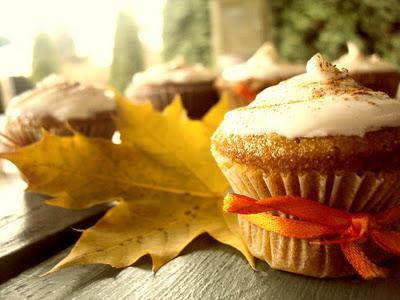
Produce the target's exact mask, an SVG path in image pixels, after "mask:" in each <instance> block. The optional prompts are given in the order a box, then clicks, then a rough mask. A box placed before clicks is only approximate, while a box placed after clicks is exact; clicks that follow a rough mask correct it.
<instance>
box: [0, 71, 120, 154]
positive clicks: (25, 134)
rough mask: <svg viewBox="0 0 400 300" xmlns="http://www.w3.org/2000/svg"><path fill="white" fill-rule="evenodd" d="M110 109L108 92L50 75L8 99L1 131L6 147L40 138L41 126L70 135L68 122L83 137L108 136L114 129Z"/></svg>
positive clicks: (111, 107)
mask: <svg viewBox="0 0 400 300" xmlns="http://www.w3.org/2000/svg"><path fill="white" fill-rule="evenodd" d="M114 112H115V101H114V100H113V94H112V92H111V91H107V90H105V89H103V88H100V87H96V86H91V85H84V84H82V83H80V82H70V81H66V80H64V79H63V78H61V77H59V76H56V75H51V76H49V77H47V78H45V79H44V80H43V81H41V82H39V83H38V84H37V85H36V87H35V89H33V90H30V91H27V92H25V93H22V94H21V95H19V96H17V97H15V98H14V99H12V100H11V102H10V104H9V106H8V108H7V110H6V119H7V121H6V125H5V129H4V134H5V135H6V136H7V137H8V138H9V142H11V144H12V145H10V146H13V147H19V146H25V145H29V144H31V143H33V142H36V141H38V140H39V139H40V137H41V128H44V129H46V130H48V131H49V132H51V133H54V134H57V135H71V134H72V132H71V131H70V129H69V128H68V127H67V123H68V124H69V125H70V126H71V127H72V128H73V129H75V130H77V131H79V132H81V133H83V134H85V135H87V136H91V137H103V138H111V137H112V135H113V133H114V131H115V125H114V122H113V120H112V115H113V113H114Z"/></svg>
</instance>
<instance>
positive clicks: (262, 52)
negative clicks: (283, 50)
mask: <svg viewBox="0 0 400 300" xmlns="http://www.w3.org/2000/svg"><path fill="white" fill-rule="evenodd" d="M302 72H304V66H303V65H301V64H293V63H290V62H288V61H285V60H282V59H281V58H279V57H278V54H277V53H276V49H275V47H274V46H273V44H272V43H270V42H267V43H265V44H264V45H262V47H261V48H260V49H258V50H257V51H256V53H254V55H253V56H252V57H250V58H249V59H248V60H247V61H246V62H245V63H242V64H238V65H234V66H231V67H229V68H227V69H225V70H224V71H223V72H222V75H221V76H222V78H223V79H225V80H227V81H232V82H237V81H244V80H247V79H250V78H255V79H260V80H268V79H275V78H285V77H286V78H289V77H291V76H293V75H296V74H300V73H302Z"/></svg>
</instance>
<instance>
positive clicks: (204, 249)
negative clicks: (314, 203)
mask: <svg viewBox="0 0 400 300" xmlns="http://www.w3.org/2000/svg"><path fill="white" fill-rule="evenodd" d="M66 254H67V251H64V252H62V253H60V254H58V255H56V256H54V257H52V258H51V259H49V260H47V261H45V262H43V263H42V264H40V265H38V266H36V267H34V268H32V269H30V270H27V271H25V272H24V273H22V274H21V275H19V276H18V277H16V278H13V279H11V280H9V281H8V282H6V283H4V284H3V285H0V298H1V299H27V298H29V299H72V298H75V299H180V300H186V299H285V300H289V299H307V300H309V299H321V300H323V299H352V300H353V299H362V300H367V299H399V295H400V284H399V280H400V274H399V272H395V274H394V276H392V277H391V278H389V279H386V280H373V281H362V280H361V279H359V278H357V277H350V278H347V279H335V280H326V279H325V280H322V279H314V278H308V277H304V276H298V275H294V274H290V273H286V272H281V271H277V270H272V269H270V268H269V267H268V266H266V265H265V264H264V263H261V262H259V264H258V271H253V270H252V269H251V268H250V267H249V265H248V264H247V262H246V261H245V260H244V259H243V257H242V256H241V255H240V254H239V253H238V252H236V251H235V250H233V249H232V248H230V247H228V246H224V245H221V244H218V243H216V242H214V241H213V240H211V239H210V238H209V237H208V236H202V237H200V238H198V239H196V240H195V241H194V242H193V243H192V244H191V245H190V246H189V248H188V249H187V250H186V251H185V252H184V253H183V255H182V256H180V257H178V258H176V259H174V260H173V261H171V262H170V263H169V264H167V265H165V266H164V267H162V268H161V269H160V270H159V271H158V272H157V273H156V274H153V273H152V271H151V262H150V260H149V259H148V258H146V259H142V260H141V261H140V262H138V263H137V264H136V265H135V266H133V267H129V268H125V269H121V270H118V269H113V268H111V267H109V266H104V265H91V266H80V267H73V268H69V269H65V270H61V271H59V272H57V273H54V274H50V275H47V276H44V277H39V275H40V274H43V273H44V272H46V271H48V270H49V269H50V268H51V267H52V266H54V265H55V264H56V263H57V262H58V261H59V260H60V259H62V258H63V257H64V256H65V255H66ZM396 264H398V263H397V262H396Z"/></svg>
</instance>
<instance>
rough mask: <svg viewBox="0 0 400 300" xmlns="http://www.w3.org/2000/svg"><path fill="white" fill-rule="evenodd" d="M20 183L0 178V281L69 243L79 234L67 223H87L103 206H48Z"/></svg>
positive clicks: (19, 181) (94, 217)
mask: <svg viewBox="0 0 400 300" xmlns="http://www.w3.org/2000/svg"><path fill="white" fill-rule="evenodd" d="M24 186H25V184H24V182H23V181H22V180H21V179H19V178H18V177H17V176H11V177H1V179H0V199H1V200H0V201H1V206H0V207H1V208H0V270H1V272H0V282H3V281H5V280H7V279H9V278H11V277H12V276H15V275H16V274H18V273H20V272H21V271H22V270H25V269H26V268H28V267H30V266H33V265H36V264H37V263H39V262H41V261H43V260H44V259H47V258H49V257H50V256H51V255H54V254H55V253H57V252H58V251H60V250H62V249H65V248H66V247H68V246H69V245H71V244H72V243H73V242H74V241H75V240H76V239H77V238H78V237H79V234H78V233H77V232H75V231H74V230H73V229H72V228H71V227H78V228H81V227H84V226H87V225H88V224H91V223H93V222H94V221H95V220H96V219H97V218H98V217H99V216H100V215H101V213H102V212H103V211H104V210H105V207H96V208H93V209H89V210H82V211H70V210H65V209H62V208H58V207H51V206H48V205H45V204H44V203H43V201H44V199H45V198H44V197H43V196H40V195H35V194H32V193H25V192H24Z"/></svg>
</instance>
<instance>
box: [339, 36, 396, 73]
mask: <svg viewBox="0 0 400 300" xmlns="http://www.w3.org/2000/svg"><path fill="white" fill-rule="evenodd" d="M333 64H335V65H337V66H338V67H340V68H346V69H347V70H349V72H370V71H378V72H385V71H389V72H390V71H396V67H395V66H394V65H392V64H391V63H389V62H387V61H385V60H383V59H382V58H380V57H379V56H378V55H377V54H373V55H364V54H363V53H362V52H361V50H360V49H359V48H358V47H357V45H356V44H354V43H352V42H347V53H346V54H344V55H342V56H341V57H339V58H338V59H337V60H335V61H334V62H333Z"/></svg>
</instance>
